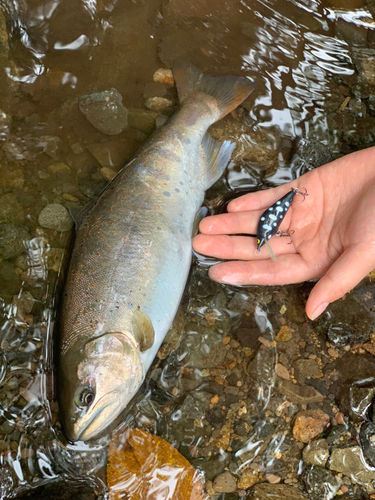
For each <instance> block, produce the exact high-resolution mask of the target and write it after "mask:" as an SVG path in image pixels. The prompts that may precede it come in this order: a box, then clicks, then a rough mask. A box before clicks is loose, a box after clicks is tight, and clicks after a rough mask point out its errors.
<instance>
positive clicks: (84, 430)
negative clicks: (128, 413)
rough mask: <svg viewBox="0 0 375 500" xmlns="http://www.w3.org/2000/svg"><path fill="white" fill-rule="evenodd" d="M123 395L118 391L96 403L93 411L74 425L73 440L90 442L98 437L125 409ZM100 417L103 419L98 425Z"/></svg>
mask: <svg viewBox="0 0 375 500" xmlns="http://www.w3.org/2000/svg"><path fill="white" fill-rule="evenodd" d="M121 394H122V393H121V391H118V390H116V391H111V392H109V393H108V394H105V395H104V396H102V397H101V398H100V399H99V400H98V401H97V402H96V404H95V406H94V407H93V409H92V411H89V412H88V413H86V415H85V416H84V417H83V418H82V420H81V422H80V423H79V424H77V423H76V424H75V425H74V436H73V440H74V441H88V440H90V439H93V438H94V437H97V436H98V435H99V434H100V433H101V432H102V431H103V430H104V429H105V428H106V427H108V426H109V425H110V424H111V423H112V422H113V421H114V420H115V419H116V418H117V417H118V415H119V414H120V413H121V410H122V408H124V407H125V406H124V405H123V402H122V399H121V397H120V396H121ZM116 396H117V397H116ZM98 407H100V408H98ZM99 417H102V418H100V422H99V423H98V419H99Z"/></svg>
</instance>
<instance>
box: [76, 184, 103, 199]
mask: <svg viewBox="0 0 375 500" xmlns="http://www.w3.org/2000/svg"><path fill="white" fill-rule="evenodd" d="M106 184H107V182H106V181H102V182H97V181H91V180H83V181H81V182H80V183H79V190H80V191H81V193H82V194H83V195H84V196H86V197H87V198H94V197H95V196H96V195H98V194H99V193H100V191H101V190H102V189H104V188H105V186H106Z"/></svg>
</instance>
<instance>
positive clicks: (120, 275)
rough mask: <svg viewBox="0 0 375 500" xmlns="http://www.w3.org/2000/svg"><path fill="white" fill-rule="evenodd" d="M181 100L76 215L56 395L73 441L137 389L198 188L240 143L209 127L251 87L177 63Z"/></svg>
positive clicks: (90, 435)
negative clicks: (219, 137)
mask: <svg viewBox="0 0 375 500" xmlns="http://www.w3.org/2000/svg"><path fill="white" fill-rule="evenodd" d="M173 73H174V77H175V81H176V86H177V91H178V96H179V101H180V109H179V111H178V112H177V113H176V114H175V115H173V116H172V117H171V118H170V120H169V122H168V123H166V124H165V125H164V126H163V127H161V128H160V129H158V130H156V131H155V132H154V134H153V135H152V136H151V137H150V138H149V140H148V141H147V142H146V143H145V144H144V145H143V146H142V147H141V148H140V149H139V150H138V152H137V153H136V155H135V157H134V158H133V159H132V160H131V161H130V163H129V164H128V165H127V166H125V167H124V168H123V169H121V170H120V172H119V173H118V174H117V176H116V177H115V178H114V179H113V180H112V181H111V182H110V183H109V184H108V185H107V186H106V188H105V189H104V190H103V191H102V192H101V194H100V195H99V196H98V197H97V199H95V200H94V202H92V203H91V204H90V205H89V206H88V207H87V209H86V210H84V212H83V213H82V214H81V216H80V220H79V221H77V229H76V234H75V242H74V245H73V250H72V253H71V258H70V263H69V268H68V273H67V277H66V282H65V285H64V290H63V299H62V307H61V316H60V343H59V364H58V398H59V409H60V415H61V417H60V419H61V422H62V425H63V428H64V430H65V434H66V436H67V438H68V439H69V440H70V441H73V442H74V441H89V440H92V439H97V438H99V437H101V436H102V435H103V434H105V433H106V432H107V433H108V432H109V431H110V427H111V425H112V424H114V423H115V422H116V419H117V418H118V417H119V415H120V414H121V413H122V412H123V411H124V410H125V409H126V408H127V407H128V405H129V403H130V401H131V400H132V398H133V397H134V395H135V394H136V393H137V391H138V390H139V388H140V386H141V385H142V383H143V381H144V378H145V376H146V373H147V370H148V369H149V367H150V366H151V364H152V362H153V360H154V358H155V356H156V354H157V352H158V350H159V348H160V346H161V344H162V342H163V340H164V337H165V335H166V334H167V332H168V330H169V328H170V327H171V324H172V322H173V319H174V316H175V314H176V312H177V309H178V307H179V304H180V301H181V298H182V295H183V291H184V288H185V285H186V282H187V279H188V275H189V271H190V266H191V260H192V245H191V239H192V236H193V234H194V232H196V228H197V224H198V222H199V219H200V215H199V214H200V209H201V206H202V203H203V201H204V197H205V191H206V190H207V189H208V188H209V187H210V186H212V185H213V184H214V183H215V182H216V181H217V180H218V179H219V178H220V176H221V175H222V173H223V172H224V170H225V168H226V166H227V165H228V163H229V161H230V157H231V154H232V152H233V150H234V148H235V144H233V143H231V142H230V141H224V142H222V143H220V142H218V141H216V140H214V139H212V138H211V136H210V135H209V134H208V132H207V130H208V128H209V126H210V125H211V124H213V123H214V122H216V121H218V120H220V119H221V118H223V117H224V116H225V115H227V114H228V113H229V112H231V111H232V110H233V109H235V108H236V107H237V106H238V105H239V104H240V103H241V102H242V101H243V100H244V99H246V98H247V96H248V95H249V94H250V92H251V91H252V90H253V89H254V87H255V81H254V79H251V78H249V77H242V76H218V77H214V76H210V75H206V74H203V73H202V72H201V71H200V70H199V69H198V68H196V67H195V66H192V65H190V64H189V63H187V62H186V61H183V60H180V59H179V60H176V61H175V62H174V64H173Z"/></svg>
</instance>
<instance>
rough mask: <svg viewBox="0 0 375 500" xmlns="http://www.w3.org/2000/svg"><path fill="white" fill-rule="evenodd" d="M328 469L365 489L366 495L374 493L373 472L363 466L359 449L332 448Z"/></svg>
mask: <svg viewBox="0 0 375 500" xmlns="http://www.w3.org/2000/svg"><path fill="white" fill-rule="evenodd" d="M328 466H329V468H330V469H331V470H333V471H336V472H341V473H342V474H345V475H346V476H348V477H350V479H351V480H352V481H353V483H359V484H362V485H364V486H365V487H366V489H367V491H368V493H374V492H375V488H374V486H373V484H375V471H374V470H373V469H370V468H369V467H367V465H366V464H365V462H364V460H363V458H362V452H361V448H360V447H359V446H351V447H348V448H333V449H332V453H331V460H330V462H329V465H328Z"/></svg>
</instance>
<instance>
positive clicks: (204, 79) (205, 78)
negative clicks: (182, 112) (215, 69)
mask: <svg viewBox="0 0 375 500" xmlns="http://www.w3.org/2000/svg"><path fill="white" fill-rule="evenodd" d="M173 75H174V77H175V80H176V85H177V90H178V96H179V99H180V102H181V103H182V102H183V101H184V100H185V99H186V98H187V97H188V96H189V95H190V94H191V93H192V92H202V93H203V94H207V95H209V96H211V97H213V98H214V99H216V102H217V106H218V109H219V113H220V116H219V119H220V118H223V117H224V116H225V115H227V114H228V113H230V112H231V111H232V110H233V109H235V108H236V107H237V106H238V105H239V104H241V102H242V101H244V100H245V99H246V97H247V96H248V95H249V94H250V92H251V91H252V90H254V88H255V86H256V84H255V81H254V80H251V79H250V78H247V77H243V76H209V75H205V74H204V73H202V72H201V71H200V70H199V69H198V68H196V67H195V66H192V65H191V64H189V63H188V62H187V61H185V60H184V59H182V58H178V59H175V60H174V62H173Z"/></svg>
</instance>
